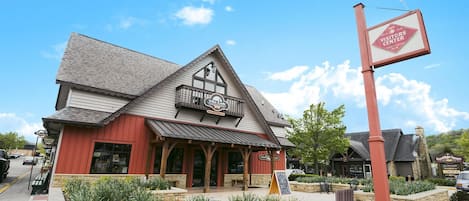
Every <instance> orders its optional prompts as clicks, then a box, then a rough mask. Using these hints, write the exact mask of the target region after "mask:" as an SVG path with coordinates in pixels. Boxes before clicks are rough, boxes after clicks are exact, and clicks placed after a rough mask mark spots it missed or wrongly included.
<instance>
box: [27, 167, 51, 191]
mask: <svg viewBox="0 0 469 201" xmlns="http://www.w3.org/2000/svg"><path fill="white" fill-rule="evenodd" d="M31 186H32V187H33V190H31V195H35V194H37V193H43V192H47V190H48V187H49V172H46V173H42V174H39V175H37V176H36V178H35V179H34V181H33V182H32V183H31Z"/></svg>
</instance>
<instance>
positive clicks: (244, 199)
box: [228, 193, 262, 201]
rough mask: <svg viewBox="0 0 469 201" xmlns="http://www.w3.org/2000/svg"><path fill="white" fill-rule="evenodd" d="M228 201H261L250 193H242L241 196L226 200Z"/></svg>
mask: <svg viewBox="0 0 469 201" xmlns="http://www.w3.org/2000/svg"><path fill="white" fill-rule="evenodd" d="M228 200H229V201H262V199H261V198H259V196H257V195H255V194H252V193H247V194H246V193H243V195H242V196H241V195H233V196H231V197H230V198H228Z"/></svg>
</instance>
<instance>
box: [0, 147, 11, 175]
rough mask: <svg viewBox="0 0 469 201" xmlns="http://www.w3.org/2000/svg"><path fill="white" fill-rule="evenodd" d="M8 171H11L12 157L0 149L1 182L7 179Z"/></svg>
mask: <svg viewBox="0 0 469 201" xmlns="http://www.w3.org/2000/svg"><path fill="white" fill-rule="evenodd" d="M8 170H10V157H9V156H8V153H7V152H6V151H5V150H3V149H0V182H1V181H3V179H5V178H7V174H8Z"/></svg>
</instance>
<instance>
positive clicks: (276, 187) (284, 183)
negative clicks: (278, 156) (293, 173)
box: [269, 170, 291, 195]
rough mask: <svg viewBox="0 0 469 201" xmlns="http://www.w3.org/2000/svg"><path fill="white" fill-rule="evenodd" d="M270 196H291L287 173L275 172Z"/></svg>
mask: <svg viewBox="0 0 469 201" xmlns="http://www.w3.org/2000/svg"><path fill="white" fill-rule="evenodd" d="M269 194H279V195H284V194H291V190H290V183H288V178H287V175H286V174H285V171H280V170H275V171H274V174H272V180H271V182H270V189H269Z"/></svg>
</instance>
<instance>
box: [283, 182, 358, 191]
mask: <svg viewBox="0 0 469 201" xmlns="http://www.w3.org/2000/svg"><path fill="white" fill-rule="evenodd" d="M289 183H290V189H291V190H292V191H300V192H308V193H319V192H321V187H320V184H319V183H302V182H297V181H290V182H289ZM329 185H331V192H335V191H338V190H344V189H350V185H348V184H335V183H332V184H329Z"/></svg>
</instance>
